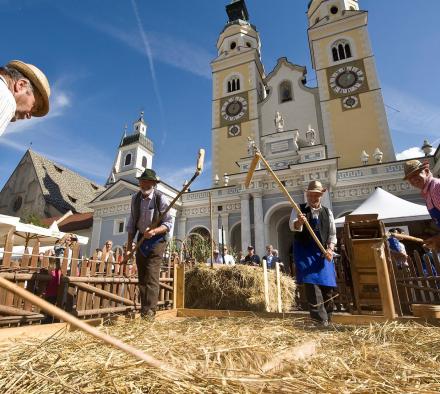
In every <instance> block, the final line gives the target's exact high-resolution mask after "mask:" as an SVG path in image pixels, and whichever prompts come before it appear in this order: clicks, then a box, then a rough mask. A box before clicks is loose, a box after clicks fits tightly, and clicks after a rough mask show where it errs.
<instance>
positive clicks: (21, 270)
mask: <svg viewBox="0 0 440 394" xmlns="http://www.w3.org/2000/svg"><path fill="white" fill-rule="evenodd" d="M78 252H79V248H78V247H73V248H72V249H71V250H69V249H66V250H65V256H64V257H61V258H58V257H54V256H50V255H49V252H46V253H45V254H44V256H41V255H40V254H39V247H38V245H37V244H36V245H34V247H33V248H32V252H29V251H28V250H26V251H25V252H24V254H22V255H14V254H13V253H12V247H11V246H10V244H9V245H6V247H5V252H4V255H3V259H2V260H1V261H0V276H2V277H4V278H5V279H8V280H10V281H13V282H15V283H16V284H17V285H19V286H20V287H23V288H26V289H27V290H29V291H30V292H32V293H34V294H37V295H39V296H41V297H43V298H46V299H48V297H47V294H46V290H47V287H48V284H49V283H50V281H51V280H54V279H53V278H54V272H55V271H54V270H55V269H56V267H59V270H60V274H61V276H60V279H59V285H58V286H57V289H56V297H53V299H52V302H53V303H55V304H56V305H57V306H58V307H60V308H62V309H64V310H66V311H67V312H69V313H72V314H73V315H76V316H78V317H81V318H92V317H104V316H108V315H111V314H114V313H127V312H133V311H136V310H138V309H140V302H139V292H138V286H137V283H138V280H137V269H136V264H119V263H118V262H119V261H120V260H121V259H120V256H119V255H118V253H116V254H115V255H106V254H103V255H102V256H101V257H100V258H98V257H97V256H96V255H95V256H93V257H92V258H91V259H86V258H81V259H80V258H78ZM69 256H70V257H69ZM174 270H175V268H174V262H172V261H171V260H169V259H164V263H163V266H162V267H161V272H160V293H159V302H158V308H159V309H171V308H172V307H173V293H174V286H173V284H174V275H175V274H174ZM45 319H46V320H48V319H47V317H46V316H45V315H44V313H42V312H41V311H40V310H39V309H38V308H37V307H35V306H33V305H31V304H30V303H29V302H27V301H24V300H22V299H21V298H20V297H17V296H15V295H14V294H12V293H10V292H8V291H6V290H4V289H1V288H0V326H5V325H7V326H9V325H21V324H29V323H33V322H41V321H44V320H45Z"/></svg>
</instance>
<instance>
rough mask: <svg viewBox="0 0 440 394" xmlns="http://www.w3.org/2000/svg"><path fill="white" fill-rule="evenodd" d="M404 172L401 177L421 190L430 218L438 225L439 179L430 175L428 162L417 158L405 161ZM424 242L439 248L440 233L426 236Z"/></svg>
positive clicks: (439, 219) (439, 210) (439, 211)
mask: <svg viewBox="0 0 440 394" xmlns="http://www.w3.org/2000/svg"><path fill="white" fill-rule="evenodd" d="M404 172H405V176H404V178H403V179H404V180H406V181H408V182H409V183H410V184H411V185H412V186H414V187H415V188H417V189H420V190H421V192H422V196H423V198H424V200H425V203H426V208H428V212H429V214H430V215H431V218H432V220H433V221H434V223H435V224H436V225H437V226H438V227H440V179H438V178H435V177H434V176H433V175H432V172H431V170H430V169H429V163H428V162H424V163H422V162H421V161H419V160H409V161H407V162H406V163H405V166H404ZM425 242H426V245H427V246H428V247H429V248H435V249H436V250H440V235H435V236H434V237H431V238H428V239H427V240H426V241H425Z"/></svg>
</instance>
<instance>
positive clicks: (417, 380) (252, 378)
mask: <svg viewBox="0 0 440 394" xmlns="http://www.w3.org/2000/svg"><path fill="white" fill-rule="evenodd" d="M100 329H101V330H103V331H108V332H109V333H110V334H111V335H113V336H115V337H117V338H121V339H124V340H125V341H127V342H128V343H129V344H131V345H133V346H135V347H137V348H139V349H141V350H143V351H145V352H148V353H150V354H151V355H153V356H154V357H156V358H158V359H160V360H162V361H165V362H167V363H168V364H170V365H172V366H173V367H174V368H175V369H177V370H179V371H181V372H182V377H181V378H180V379H177V380H176V379H170V378H169V377H168V376H167V374H164V373H163V371H161V370H158V369H156V368H150V367H148V366H147V365H145V364H144V363H141V362H136V361H135V360H134V359H133V358H132V357H131V356H129V355H127V354H125V353H123V352H120V351H118V350H116V349H114V348H111V347H109V346H104V345H103V344H102V342H100V341H97V340H96V339H95V338H92V337H90V336H88V335H87V334H85V333H83V332H80V331H72V332H67V331H60V332H58V334H55V335H53V334H51V336H50V337H49V338H47V339H46V340H42V339H41V338H40V339H38V338H15V339H14V338H11V343H10V344H9V346H8V347H6V348H3V349H2V353H1V357H0V393H14V394H39V393H48V394H51V393H53V394H56V393H82V394H85V393H100V394H104V393H105V394H121V393H123V394H131V393H132V394H137V393H150V394H154V393H170V394H177V393H179V394H180V393H184V394H190V393H198V394H200V393H223V394H236V393H331V394H339V393H383V394H386V393H389V394H394V393H426V394H427V393H438V392H440V373H439V371H440V357H439V354H440V330H439V329H438V327H430V326H421V325H419V324H415V323H410V324H402V323H397V322H391V323H385V324H371V325H370V326H365V327H355V326H336V327H334V328H331V329H328V330H323V329H320V328H316V327H314V326H312V325H311V324H310V322H309V321H308V320H307V319H290V318H289V319H262V318H249V317H246V318H226V319H225V318H222V319H215V318H210V319H174V320H161V321H156V322H154V323H149V322H146V321H142V320H135V321H125V322H124V321H121V322H117V323H116V324H115V325H112V326H102V327H100ZM309 341H314V342H316V344H317V348H316V353H314V354H311V355H309V357H306V358H305V359H303V360H296V359H295V358H289V357H285V356H286V355H289V354H291V352H290V350H292V349H298V348H299V347H302V345H303V344H307V342H309ZM280 356H281V358H283V361H282V362H281V365H280V366H279V367H278V368H277V367H276V368H272V369H267V366H268V365H269V364H270V363H271V362H273V360H274V358H277V357H280Z"/></svg>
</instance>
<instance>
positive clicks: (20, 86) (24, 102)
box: [11, 79, 36, 122]
mask: <svg viewBox="0 0 440 394" xmlns="http://www.w3.org/2000/svg"><path fill="white" fill-rule="evenodd" d="M13 94H14V98H15V103H16V104H17V108H16V110H15V115H14V117H13V118H12V119H11V122H15V121H16V120H20V119H30V118H31V117H32V111H34V110H35V107H36V100H35V96H34V93H33V92H32V90H31V87H30V86H29V83H28V82H27V81H25V80H23V79H20V80H18V81H16V82H15V83H14V91H13Z"/></svg>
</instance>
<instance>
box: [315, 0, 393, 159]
mask: <svg viewBox="0 0 440 394" xmlns="http://www.w3.org/2000/svg"><path fill="white" fill-rule="evenodd" d="M307 17H308V21H309V29H308V36H309V46H310V52H311V58H312V65H313V68H314V69H315V71H316V74H317V80H318V87H319V94H320V105H321V111H322V118H323V124H324V135H325V140H326V144H327V149H328V155H329V156H333V157H334V156H337V157H339V167H340V168H348V167H355V166H359V165H360V164H361V160H360V157H361V153H362V152H363V151H365V152H366V153H367V154H369V155H370V156H371V157H372V156H373V153H374V152H375V150H376V149H377V148H379V149H380V150H381V151H382V152H383V160H384V161H392V160H395V154H394V149H393V145H392V141H391V136H390V130H389V127H388V121H387V117H386V112H385V105H384V102H383V97H382V91H381V86H380V82H379V79H378V75H377V71H376V65H375V61H374V54H373V51H372V48H371V44H370V38H369V34H368V28H367V26H368V13H367V12H366V11H362V10H360V9H359V3H358V1H357V0H326V1H323V0H312V1H310V3H309V8H308V11H307ZM364 164H365V163H364ZM367 164H368V163H367ZM371 164H372V163H371Z"/></svg>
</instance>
